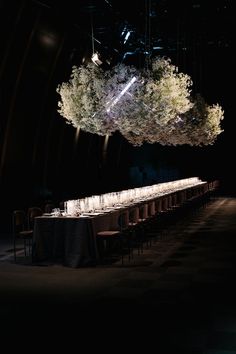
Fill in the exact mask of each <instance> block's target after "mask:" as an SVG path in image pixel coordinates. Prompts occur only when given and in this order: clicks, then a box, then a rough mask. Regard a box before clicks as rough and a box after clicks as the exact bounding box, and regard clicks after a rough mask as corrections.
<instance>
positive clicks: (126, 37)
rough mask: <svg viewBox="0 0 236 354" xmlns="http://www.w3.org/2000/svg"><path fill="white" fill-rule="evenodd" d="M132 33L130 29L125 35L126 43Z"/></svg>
mask: <svg viewBox="0 0 236 354" xmlns="http://www.w3.org/2000/svg"><path fill="white" fill-rule="evenodd" d="M130 34H131V32H130V31H128V32H127V33H126V36H125V39H124V44H125V43H126V42H127V40H128V39H129V36H130Z"/></svg>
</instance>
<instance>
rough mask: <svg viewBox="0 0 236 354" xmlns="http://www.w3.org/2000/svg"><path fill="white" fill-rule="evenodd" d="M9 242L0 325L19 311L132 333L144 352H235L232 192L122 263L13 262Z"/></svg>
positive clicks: (0, 287) (33, 317) (16, 319)
mask: <svg viewBox="0 0 236 354" xmlns="http://www.w3.org/2000/svg"><path fill="white" fill-rule="evenodd" d="M9 248H11V246H10V244H9V243H8V242H7V241H6V242H5V243H4V242H3V241H2V247H1V249H0V257H1V258H0V277H1V278H0V279H1V282H0V294H1V295H0V316H1V318H4V323H5V325H6V328H7V326H8V323H10V324H12V321H13V323H14V324H19V323H21V321H22V316H23V317H24V318H27V320H30V321H31V322H32V324H33V323H35V322H37V323H46V324H50V323H53V324H54V325H55V324H57V325H59V324H60V323H61V324H63V326H65V325H66V326H67V325H68V326H71V325H72V323H75V325H74V324H73V326H72V327H73V329H74V330H75V328H77V326H78V328H79V327H81V326H82V327H83V330H84V331H86V332H87V333H92V332H97V333H101V334H102V333H103V332H104V330H105V337H106V336H107V335H108V333H110V334H109V335H111V336H112V337H113V336H114V335H115V334H116V336H118V338H120V340H121V341H122V340H124V338H126V339H129V340H130V339H131V338H130V337H131V332H132V333H135V334H132V340H133V341H134V343H135V344H136V345H137V344H139V343H141V342H142V341H143V340H146V342H147V347H146V350H145V351H148V350H149V349H148V346H149V345H150V347H153V345H154V346H155V351H156V352H157V353H160V354H162V353H163V354H165V353H171V354H175V353H180V354H185V353H186V354H193V353H195V354H233V353H236V296H235V295H236V289H235V284H234V283H235V279H236V277H235V275H236V198H229V197H227V198H224V197H222V198H215V199H212V200H211V201H210V202H209V203H208V205H207V207H206V208H200V209H199V210H198V211H197V212H196V213H194V214H190V215H188V216H187V217H185V218H183V219H181V220H180V221H178V222H177V223H175V224H173V225H171V226H170V227H169V229H168V232H167V233H166V234H165V237H164V238H163V239H162V240H157V241H156V242H155V243H153V244H152V246H151V247H148V248H147V246H146V245H145V246H144V253H143V254H142V255H138V254H137V251H135V255H134V259H133V260H132V261H131V262H130V263H129V262H128V258H127V257H125V264H124V266H122V265H121V263H120V262H117V263H113V264H112V265H103V266H97V267H93V268H79V269H71V268H66V267H62V266H59V265H47V266H31V265H29V264H27V262H24V261H20V263H19V264H14V263H13V258H12V254H11V250H10V249H9ZM21 253H22V251H21V250H20V249H19V260H20V259H21ZM22 259H23V258H22ZM104 323H106V326H105V328H104ZM80 330H81V329H80ZM117 331H118V332H117ZM80 333H81V332H80ZM103 334H104V333H103ZM133 336H134V337H133ZM150 350H151V349H150Z"/></svg>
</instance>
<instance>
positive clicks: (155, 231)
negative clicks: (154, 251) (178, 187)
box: [97, 188, 214, 264]
mask: <svg viewBox="0 0 236 354" xmlns="http://www.w3.org/2000/svg"><path fill="white" fill-rule="evenodd" d="M213 189H214V188H213ZM209 192H210V191H209V190H208V191H204V190H200V189H199V190H197V189H195V190H189V191H186V193H184V195H183V193H173V195H171V196H169V197H167V198H163V203H162V204H160V203H159V202H158V203H159V204H156V205H155V207H154V209H153V208H150V206H151V203H147V204H148V208H147V210H148V212H146V213H141V215H140V216H139V218H138V219H136V218H134V217H133V213H134V210H135V209H133V210H131V211H130V212H129V216H128V220H127V213H121V215H120V216H119V219H118V228H117V230H104V231H100V232H98V233H97V239H98V241H99V242H100V243H101V242H103V243H104V241H105V244H112V240H114V241H118V242H117V244H118V245H119V253H120V255H121V262H122V264H123V263H124V254H125V253H127V254H128V259H129V261H130V259H131V258H132V257H133V249H134V247H137V249H138V254H140V253H142V252H143V244H144V243H147V245H150V246H151V243H152V239H153V238H156V237H159V238H160V237H162V235H163V234H164V232H165V230H166V229H167V228H168V225H169V224H170V222H171V221H173V222H174V221H175V220H178V219H179V218H182V216H183V215H184V214H186V211H187V210H190V209H194V207H198V206H199V205H204V204H205V202H206V200H207V199H208V197H209V196H210V193H209ZM146 206H147V205H146ZM147 210H146V211H147ZM125 246H127V250H125ZM108 253H109V252H108ZM102 258H103V257H102Z"/></svg>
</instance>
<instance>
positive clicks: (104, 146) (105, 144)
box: [102, 134, 109, 161]
mask: <svg viewBox="0 0 236 354" xmlns="http://www.w3.org/2000/svg"><path fill="white" fill-rule="evenodd" d="M108 140H109V135H108V134H107V135H106V136H105V140H104V144H103V151H102V155H103V161H105V160H106V155H107V145H108Z"/></svg>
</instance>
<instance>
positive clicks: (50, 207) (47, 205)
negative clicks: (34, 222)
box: [44, 203, 55, 213]
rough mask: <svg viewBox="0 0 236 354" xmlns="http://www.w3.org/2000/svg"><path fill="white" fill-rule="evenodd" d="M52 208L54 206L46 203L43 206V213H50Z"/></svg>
mask: <svg viewBox="0 0 236 354" xmlns="http://www.w3.org/2000/svg"><path fill="white" fill-rule="evenodd" d="M54 208H55V205H54V204H51V203H48V204H46V205H45V207H44V211H45V213H51V212H52V209H54Z"/></svg>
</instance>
